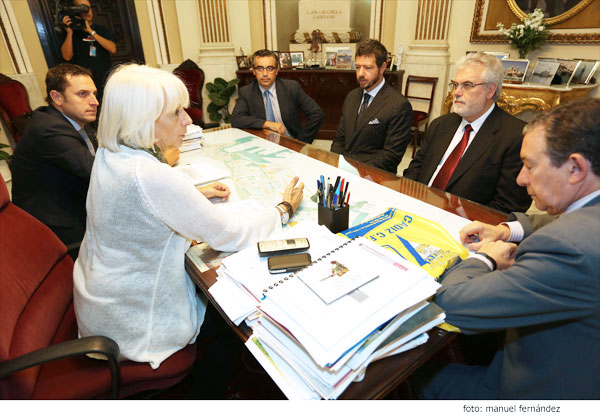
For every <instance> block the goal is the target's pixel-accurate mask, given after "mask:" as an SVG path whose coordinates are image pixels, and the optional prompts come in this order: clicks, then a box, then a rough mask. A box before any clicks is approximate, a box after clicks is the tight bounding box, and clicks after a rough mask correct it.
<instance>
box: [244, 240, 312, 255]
mask: <svg viewBox="0 0 600 417" xmlns="http://www.w3.org/2000/svg"><path fill="white" fill-rule="evenodd" d="M256 245H257V246H258V254H259V255H260V256H272V255H283V254H289V253H295V252H301V251H303V250H306V249H308V248H310V244H309V243H308V239H307V238H305V237H297V238H294V239H280V240H263V241H261V242H258V243H257V244H256Z"/></svg>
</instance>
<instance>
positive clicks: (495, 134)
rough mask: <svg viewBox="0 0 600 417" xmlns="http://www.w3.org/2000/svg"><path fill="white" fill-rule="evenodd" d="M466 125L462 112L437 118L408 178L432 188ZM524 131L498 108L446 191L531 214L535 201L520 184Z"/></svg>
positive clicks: (469, 148)
mask: <svg viewBox="0 0 600 417" xmlns="http://www.w3.org/2000/svg"><path fill="white" fill-rule="evenodd" d="M461 121H462V117H460V116H459V115H458V114H456V113H449V114H445V115H443V116H440V117H438V118H437V119H435V120H434V121H433V122H432V123H431V125H430V126H429V127H428V128H427V134H426V136H425V138H424V140H423V146H422V147H421V149H419V151H418V152H417V154H416V155H415V158H414V159H413V160H412V161H411V163H410V165H409V166H408V168H407V169H405V170H404V176H405V177H406V178H410V179H412V180H415V181H419V182H421V183H423V184H428V183H429V181H430V180H431V176H432V175H433V173H434V172H435V170H436V168H437V166H438V164H439V162H440V160H441V159H442V157H443V156H444V153H445V152H446V149H447V148H448V145H449V144H450V142H451V141H452V137H453V136H454V133H455V132H456V129H458V125H459V124H460V122H461ZM524 126H525V122H523V121H521V120H519V119H517V118H516V117H513V116H511V115H509V114H508V113H506V112H505V111H504V110H502V109H501V108H500V107H498V106H497V105H496V106H495V107H494V110H492V112H491V113H490V115H489V116H488V118H487V119H486V120H485V122H484V123H483V125H482V126H481V129H479V132H477V135H475V138H474V139H473V141H472V142H471V144H470V145H469V147H468V148H467V151H466V152H465V153H464V155H463V157H462V158H461V159H460V161H459V162H458V165H457V166H456V169H455V170H454V172H453V173H452V176H451V177H450V180H449V181H448V185H447V186H446V191H448V192H449V193H452V194H455V195H458V196H460V197H464V198H467V199H469V200H472V201H475V202H477V203H480V204H484V205H486V206H489V207H491V208H494V209H496V210H500V211H504V212H511V211H523V212H525V211H527V209H528V208H529V206H530V205H531V197H529V195H528V194H527V189H526V188H525V187H520V186H519V185H518V184H517V175H519V171H520V170H521V168H522V166H523V163H522V162H521V157H520V152H521V142H522V141H523V133H522V132H523V127H524Z"/></svg>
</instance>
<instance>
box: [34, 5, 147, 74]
mask: <svg viewBox="0 0 600 417" xmlns="http://www.w3.org/2000/svg"><path fill="white" fill-rule="evenodd" d="M27 2H28V4H29V9H30V10H31V14H32V16H33V21H34V23H35V27H36V28H37V32H38V36H39V38H40V42H41V44H42V49H43V51H44V56H45V57H46V63H47V64H48V68H51V67H53V66H55V65H57V64H60V63H61V62H63V59H62V56H61V54H60V47H61V36H60V34H59V32H57V30H56V28H55V23H56V22H55V15H56V11H57V7H58V5H59V3H64V2H65V0H27ZM90 3H91V5H92V10H93V12H94V23H98V24H100V25H102V26H105V27H107V28H108V29H109V30H110V31H111V33H112V34H113V36H114V39H115V43H116V44H117V53H116V54H114V55H112V56H111V61H112V63H113V64H120V63H123V62H130V61H135V62H138V63H140V64H143V63H145V59H144V51H143V48H142V39H141V37H140V29H139V26H138V21H137V15H136V13H135V4H134V0H123V1H114V0H91V2H90Z"/></svg>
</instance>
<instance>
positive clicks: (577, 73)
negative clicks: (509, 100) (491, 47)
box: [467, 51, 600, 89]
mask: <svg viewBox="0 0 600 417" xmlns="http://www.w3.org/2000/svg"><path fill="white" fill-rule="evenodd" d="M471 52H475V51H467V54H469V53H471ZM484 53H486V54H490V55H494V56H496V57H497V58H498V59H500V60H501V62H502V66H503V67H504V80H503V81H504V84H521V85H523V86H530V87H536V86H545V87H550V88H557V89H566V88H568V87H577V86H583V85H588V86H589V85H595V84H598V76H599V75H600V61H599V60H597V59H582V58H550V57H539V58H537V59H536V60H535V62H532V61H531V60H529V59H511V58H510V53H509V52H484Z"/></svg>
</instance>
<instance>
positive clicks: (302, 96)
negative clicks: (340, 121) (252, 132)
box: [231, 78, 325, 143]
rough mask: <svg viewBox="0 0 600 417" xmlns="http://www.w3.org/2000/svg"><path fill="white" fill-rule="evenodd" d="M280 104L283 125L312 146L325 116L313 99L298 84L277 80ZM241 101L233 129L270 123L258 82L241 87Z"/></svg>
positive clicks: (296, 137) (234, 113) (294, 136)
mask: <svg viewBox="0 0 600 417" xmlns="http://www.w3.org/2000/svg"><path fill="white" fill-rule="evenodd" d="M275 91H276V92H277V102H278V103H279V111H280V112H281V118H282V120H283V124H284V125H285V127H286V128H287V130H288V132H289V133H290V134H291V135H292V137H293V138H294V139H298V140H301V141H302V142H306V143H312V141H313V139H314V138H315V137H316V136H317V133H318V132H319V129H320V128H321V124H322V123H323V119H324V118H325V113H323V110H321V108H320V107H319V105H318V104H317V102H316V101H314V100H313V99H312V98H310V97H309V96H308V95H307V94H306V93H305V92H304V90H302V88H301V87H300V84H298V82H297V81H294V80H286V79H282V78H277V79H276V80H275ZM238 96H239V97H238V99H237V102H236V103H235V107H234V108H233V113H232V114H231V126H233V127H238V128H241V129H262V128H263V124H264V123H265V121H266V120H267V116H266V114H265V104H264V101H263V96H262V93H261V92H260V89H259V88H258V83H257V82H256V80H254V81H252V82H251V83H250V84H248V85H245V86H243V87H242V88H240V90H239V92H238ZM300 111H301V112H302V113H304V116H305V117H306V122H305V123H304V127H303V126H302V124H301V123H300Z"/></svg>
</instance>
